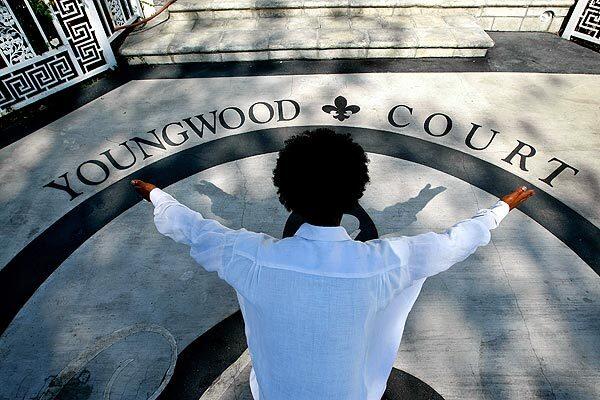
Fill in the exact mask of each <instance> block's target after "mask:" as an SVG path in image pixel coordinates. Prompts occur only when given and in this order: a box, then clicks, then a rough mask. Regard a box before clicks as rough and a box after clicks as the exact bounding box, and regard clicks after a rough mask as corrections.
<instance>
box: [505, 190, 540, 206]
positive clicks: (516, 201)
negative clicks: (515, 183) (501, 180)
mask: <svg viewBox="0 0 600 400" xmlns="http://www.w3.org/2000/svg"><path fill="white" fill-rule="evenodd" d="M534 194H535V192H534V191H533V190H531V189H527V188H526V187H525V186H521V187H520V188H518V189H517V190H515V191H514V192H512V193H509V194H507V195H506V196H504V197H503V198H502V201H503V202H505V203H506V204H508V207H509V208H510V209H511V210H512V209H513V208H517V207H518V206H520V205H521V203H523V202H525V200H527V199H528V198H530V197H531V196H533V195H534Z"/></svg>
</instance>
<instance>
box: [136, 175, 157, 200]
mask: <svg viewBox="0 0 600 400" xmlns="http://www.w3.org/2000/svg"><path fill="white" fill-rule="evenodd" d="M131 184H132V185H133V187H134V188H135V191H136V192H138V194H139V195H140V196H142V197H143V198H144V200H148V201H150V191H152V189H156V186H155V185H153V184H151V183H148V182H144V181H140V180H139V179H134V180H132V181H131Z"/></svg>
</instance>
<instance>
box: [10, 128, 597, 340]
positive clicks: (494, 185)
mask: <svg viewBox="0 0 600 400" xmlns="http://www.w3.org/2000/svg"><path fill="white" fill-rule="evenodd" d="M307 128H311V129H312V128H315V126H300V127H285V128H270V129H263V130H257V131H253V132H249V133H243V134H239V135H232V136H227V137H224V138H221V139H216V140H213V141H210V142H206V143H202V144H199V145H197V146H194V147H192V148H189V149H186V150H182V151H181V152H178V153H176V154H173V155H171V156H169V157H166V158H163V159H161V160H159V161H156V162H155V163H153V164H150V165H148V166H146V167H144V168H142V169H140V170H138V171H136V172H134V173H132V174H131V175H129V176H127V177H125V178H123V179H121V180H119V181H117V182H115V183H114V184H112V185H110V186H109V187H107V188H106V189H104V190H102V191H101V192H99V193H96V194H94V195H93V196H91V197H90V198H89V199H87V200H85V201H83V202H82V203H81V204H79V205H77V206H76V207H75V208H73V209H72V210H71V211H69V212H68V213H67V214H65V215H64V216H63V217H62V218H60V219H59V220H58V221H56V222H55V223H54V224H52V225H51V226H50V227H49V228H48V229H46V230H45V231H44V232H42V233H41V234H40V235H39V236H37V237H36V238H35V239H34V240H32V241H31V242H30V243H29V244H28V245H27V246H25V247H24V248H23V249H22V250H21V251H20V252H19V253H18V254H17V255H16V256H15V257H14V258H13V259H12V260H10V261H9V263H8V264H7V265H6V266H5V267H4V269H2V271H0V332H4V330H5V329H6V327H7V326H8V324H9V323H10V321H11V320H12V319H13V318H14V316H15V315H16V314H17V312H18V311H19V309H20V308H21V307H22V306H23V305H24V304H25V302H26V301H27V300H28V299H29V298H30V297H31V296H32V295H33V293H34V292H35V291H36V290H37V288H38V287H39V286H40V285H41V284H42V283H43V282H44V281H45V280H46V278H48V276H50V274H51V273H52V272H53V271H54V270H55V269H56V268H58V266H59V265H60V264H61V263H62V262H63V261H64V260H65V259H66V258H67V257H69V255H70V254H71V253H73V252H74V251H75V250H76V249H77V248H78V247H79V246H80V245H81V244H83V243H84V242H85V241H86V240H87V239H89V238H90V237H91V236H92V235H93V234H94V233H96V232H97V231H98V230H99V229H101V228H102V227H104V226H105V225H106V224H108V223H109V222H110V221H112V220H113V219H114V218H116V217H117V216H119V215H120V214H121V213H122V212H124V211H125V210H127V209H129V208H130V207H132V206H133V205H135V204H136V203H138V202H139V201H140V199H139V197H138V196H137V195H136V194H135V193H134V191H133V190H131V187H130V184H129V181H130V180H131V179H132V178H134V177H135V178H138V179H145V180H152V181H153V182H155V183H156V184H157V185H158V186H161V187H165V186H169V185H171V184H172V183H175V182H177V181H180V180H182V179H184V178H187V177H188V176H191V175H193V174H196V173H198V172H200V171H203V170H205V169H207V168H210V167H214V166H216V165H219V164H222V163H226V162H229V161H234V160H238V159H241V158H245V157H250V156H254V155H259V154H265V153H270V152H275V151H278V150H279V149H280V148H281V147H282V146H283V142H284V140H285V139H286V138H287V137H289V136H291V135H292V134H294V133H297V132H300V131H302V130H304V129H307ZM329 128H331V129H333V130H336V131H344V132H350V133H351V134H352V136H353V137H354V138H355V140H356V141H357V142H359V143H360V144H362V145H363V147H364V148H365V150H366V151H368V152H371V153H378V154H383V155H387V156H392V157H396V158H401V159H405V160H408V161H412V162H416V163H419V164H422V165H425V166H428V167H431V168H435V169H437V170H439V171H442V172H445V173H447V174H450V175H453V176H455V177H457V178H459V179H462V180H464V181H466V182H469V183H471V184H473V185H475V186H477V187H479V188H480V189H483V190H485V191H487V192H488V193H490V194H493V195H496V196H501V195H503V194H504V193H507V192H509V191H510V190H512V189H514V188H515V187H516V186H519V185H525V184H526V185H527V186H530V187H531V186H532V185H531V184H530V183H529V182H526V181H525V180H523V179H521V178H519V177H517V176H515V175H513V174H511V173H510V172H507V171H505V170H503V169H501V168H500V167H497V166H495V165H493V164H490V163H488V162H487V161H483V160H480V159H478V158H476V157H474V156H472V155H469V154H466V153H463V152H460V151H458V150H455V149H451V148H448V147H444V146H441V145H439V144H436V143H432V142H428V141H426V140H422V139H418V138H415V137H410V136H404V135H401V134H399V133H394V132H390V131H383V130H374V129H367V128H355V127H339V126H330V127H329ZM537 192H538V195H537V196H536V197H535V199H534V200H532V201H530V202H527V203H525V204H524V205H523V206H522V207H521V208H520V209H521V211H523V212H524V213H525V214H527V215H528V216H529V217H531V218H532V219H534V220H535V221H537V222H538V223H539V224H540V225H542V226H543V227H544V228H546V229H547V230H548V231H550V232H551V233H552V234H554V236H556V237H557V238H558V239H560V240H561V241H562V242H563V243H565V244H566V245H567V246H569V247H570V248H571V249H572V250H573V251H574V252H575V253H576V254H577V255H578V256H579V257H581V259H582V260H583V261H585V262H586V263H587V264H588V265H589V266H590V267H591V268H592V269H593V270H594V271H595V272H596V273H597V274H600V259H599V258H598V257H597V255H598V254H600V232H599V231H600V230H599V229H598V228H596V226H594V225H593V224H592V223H591V222H589V221H587V220H586V219H585V218H583V217H582V216H581V215H580V214H579V213H577V212H576V211H574V210H573V209H571V208H569V207H568V206H567V205H565V204H564V203H562V202H560V201H559V200H557V199H555V198H553V197H552V196H550V195H549V194H548V193H546V192H544V191H542V190H541V189H539V188H537Z"/></svg>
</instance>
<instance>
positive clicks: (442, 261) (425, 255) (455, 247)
mask: <svg viewBox="0 0 600 400" xmlns="http://www.w3.org/2000/svg"><path fill="white" fill-rule="evenodd" d="M508 211H509V206H508V204H506V203H505V202H503V201H498V202H497V203H496V204H495V205H494V206H492V207H491V208H489V209H483V210H480V211H478V212H477V213H476V214H475V215H474V216H473V217H472V218H470V219H467V220H464V221H461V222H459V223H457V224H456V225H454V226H452V227H451V228H449V229H447V230H446V231H445V232H443V233H434V232H430V233H424V234H422V235H416V236H411V237H397V238H389V239H384V241H385V242H386V243H382V251H383V254H384V258H385V259H387V263H389V264H396V265H398V267H397V268H393V269H391V270H389V271H388V272H387V273H386V276H385V282H386V285H385V286H386V287H387V289H386V290H385V291H386V292H387V293H388V295H393V294H394V293H397V292H398V291H401V290H403V289H404V288H406V287H408V286H411V285H412V284H413V283H414V282H415V281H418V280H419V279H423V278H427V277H429V276H433V275H435V274H438V273H440V272H442V271H445V270H447V269H448V268H450V267H451V266H452V265H454V264H456V263H458V262H460V261H463V260H464V259H466V258H467V257H468V256H470V255H471V254H473V253H474V252H475V250H477V248H478V247H480V246H484V245H486V244H488V243H489V241H490V238H491V233H490V230H492V229H495V228H496V227H498V225H499V224H500V222H501V221H502V219H504V217H506V215H507V214H508ZM386 297H389V296H386Z"/></svg>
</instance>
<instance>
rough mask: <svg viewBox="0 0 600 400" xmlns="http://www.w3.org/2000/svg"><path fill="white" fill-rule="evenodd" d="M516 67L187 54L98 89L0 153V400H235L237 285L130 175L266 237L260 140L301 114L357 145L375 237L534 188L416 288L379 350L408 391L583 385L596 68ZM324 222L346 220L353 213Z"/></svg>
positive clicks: (284, 132) (472, 393)
mask: <svg viewBox="0 0 600 400" xmlns="http://www.w3.org/2000/svg"><path fill="white" fill-rule="evenodd" d="M592 54H593V53H592ZM424 62H425V63H426V62H427V61H424ZM521 65H524V64H520V63H518V62H515V63H514V65H513V72H481V71H479V72H478V71H477V68H478V67H477V66H474V67H473V68H472V70H471V71H463V72H427V71H419V72H409V71H405V72H362V73H318V71H313V72H311V73H310V74H302V73H299V72H298V73H297V72H294V73H288V74H268V73H265V74H256V75H255V76H223V77H214V76H213V77H199V76H197V74H195V73H194V72H193V69H192V68H191V67H187V71H188V72H189V71H191V72H190V73H188V74H186V73H182V72H181V71H179V72H177V74H172V75H170V76H168V74H167V75H166V76H162V77H157V76H155V77H153V78H152V77H144V76H141V77H140V78H136V79H131V80H129V81H127V82H125V83H123V84H119V85H115V86H114V88H113V89H112V90H110V91H107V92H106V93H104V94H102V95H101V96H99V97H98V98H95V99H93V100H91V101H89V102H86V103H85V104H81V106H80V107H75V108H74V109H73V110H71V111H70V112H68V113H66V114H65V115H64V116H62V117H61V118H58V119H56V120H54V121H49V122H48V123H47V124H44V125H43V126H40V127H37V128H36V129H34V131H33V132H31V133H30V134H29V135H26V136H24V137H22V138H20V139H19V140H14V141H13V143H11V144H8V145H7V146H5V147H3V148H2V149H0V178H1V182H2V183H1V187H2V189H1V190H0V205H1V207H0V236H1V237H2V250H1V251H0V265H2V266H4V267H3V269H1V270H0V296H1V297H0V309H1V312H2V314H1V318H0V320H1V323H2V331H0V332H2V336H1V337H0V399H7V400H8V399H11V400H12V399H108V398H111V399H113V398H115V399H116V398H122V399H148V398H151V399H154V398H158V397H159V396H160V398H177V399H198V398H200V397H201V396H203V397H202V398H203V399H209V398H210V399H223V400H224V399H226V398H249V397H248V391H247V385H246V380H245V376H246V375H245V374H247V371H248V363H249V362H250V360H249V358H248V356H247V353H245V352H244V351H245V338H244V334H243V325H242V322H241V319H240V317H239V311H238V310H239V308H238V303H237V299H236V297H235V293H234V291H233V290H232V289H231V288H230V287H228V286H227V285H226V284H225V283H224V282H222V281H220V280H219V279H218V277H217V275H216V274H215V273H208V272H206V271H204V270H203V269H202V268H201V267H199V266H198V265H195V264H194V262H193V261H192V259H191V258H190V256H189V254H188V252H187V250H186V248H185V247H183V246H180V245H176V244H174V243H173V242H171V241H170V240H169V239H166V238H164V237H162V236H161V235H160V234H159V233H158V232H157V231H156V229H155V228H154V226H153V224H152V207H151V205H150V204H148V203H146V202H143V201H140V200H139V198H137V197H136V195H135V194H134V193H133V191H132V190H131V189H130V187H129V181H130V180H131V179H132V178H139V179H145V180H148V181H154V182H156V183H157V184H158V185H159V186H161V187H164V188H165V190H166V191H168V192H169V193H171V194H173V195H174V196H175V197H176V198H178V199H179V200H180V201H181V202H183V203H185V204H187V205H188V206H190V207H191V208H194V209H196V210H198V211H200V212H201V213H203V214H204V215H205V216H206V217H209V218H214V219H217V220H218V221H219V222H221V223H223V224H225V225H226V226H228V227H231V228H240V227H244V228H246V229H248V230H255V231H260V232H264V233H267V234H269V235H272V236H274V237H277V238H280V237H281V234H282V231H283V226H284V225H285V222H286V219H287V217H288V214H287V212H286V211H285V209H284V208H283V206H281V205H280V204H279V202H278V200H277V196H276V193H275V190H274V187H273V185H272V183H271V173H272V169H273V167H274V165H275V160H276V152H277V151H278V149H279V148H281V146H282V144H283V141H284V140H285V138H287V137H289V136H291V135H292V134H294V133H296V132H300V131H302V130H304V129H306V128H310V127H316V126H329V127H331V128H332V129H335V130H337V131H340V132H350V133H351V134H352V135H353V136H354V137H355V139H356V140H357V141H358V142H359V143H361V144H362V145H363V146H364V147H365V149H366V150H367V152H368V154H369V158H370V160H371V162H370V167H369V168H370V175H371V184H370V185H369V186H368V187H367V191H366V193H365V196H364V197H363V199H361V205H362V206H363V208H364V209H365V210H366V211H367V212H368V214H369V215H370V216H371V217H372V219H373V221H374V222H375V225H376V226H377V229H378V231H379V235H380V236H381V237H388V236H398V235H413V234H418V233H422V232H427V231H431V230H435V231H440V230H443V229H444V228H446V227H449V226H450V225H452V224H454V223H455V222H457V221H459V220H460V219H463V218H466V217H469V216H471V215H472V214H473V213H474V212H475V211H477V210H478V209H479V208H482V207H487V206H489V205H491V204H493V203H494V202H495V201H496V199H497V197H498V196H500V195H501V194H503V193H506V192H508V191H509V190H510V189H512V188H514V187H516V186H517V185H521V184H526V185H528V186H531V187H534V188H536V190H537V191H538V196H536V197H535V198H534V199H533V200H531V201H530V202H528V203H527V204H526V205H524V206H523V207H522V209H520V210H518V211H515V212H512V213H511V214H510V215H509V216H508V217H507V219H506V220H505V221H504V222H503V224H502V226H501V227H500V228H498V229H497V230H495V231H494V232H493V235H492V241H491V243H490V244H489V245H488V246H486V247H484V248H482V249H480V250H479V251H478V252H477V253H476V254H475V255H473V256H472V257H470V258H468V259H467V260H466V261H464V262H462V263H460V264H458V265H456V266H454V267H453V268H452V269H450V270H449V271H446V272H444V273H442V274H440V275H438V276H435V277H432V278H430V279H428V280H427V281H426V282H425V285H424V287H423V291H422V293H421V296H420V297H419V299H418V300H417V302H416V304H415V306H414V308H413V310H412V311H411V313H410V315H409V317H408V322H407V326H406V329H405V333H404V337H403V341H402V344H401V347H400V349H399V352H398V356H397V359H396V362H395V365H394V366H395V369H396V370H395V372H394V374H395V376H396V377H397V378H398V379H399V382H400V386H399V387H402V385H401V383H402V382H404V383H405V384H406V385H407V386H405V387H404V389H405V390H408V392H406V393H407V394H406V395H407V396H413V397H408V398H427V397H424V396H426V394H422V395H421V394H417V393H434V394H435V393H437V395H438V396H440V397H442V398H444V399H507V400H508V399H534V398H535V399H570V400H571V399H582V400H583V399H594V398H598V397H600V383H599V382H600V351H599V350H598V349H600V333H599V332H600V278H599V276H598V274H599V273H600V247H599V240H600V235H599V231H598V226H600V208H599V207H598V198H599V197H600V162H598V159H599V157H600V150H599V149H600V132H599V130H598V129H599V128H598V127H599V126H600V97H598V96H597V93H600V75H597V74H593V73H568V72H570V71H563V72H557V71H553V72H551V73H547V72H543V71H540V72H523V71H521V67H520V66H521ZM598 65H600V64H598ZM500 69H501V68H500ZM154 73H156V71H155V72H154ZM159 73H160V71H159ZM326 105H332V106H333V108H334V109H335V110H333V111H331V108H327V107H325V110H324V109H323V108H324V106H326ZM348 105H357V106H359V108H360V109H359V111H358V112H354V113H352V112H350V111H349V110H348V109H347V106H348ZM327 110H330V111H327ZM306 162H307V163H308V162H310V160H306ZM343 225H344V227H345V228H346V229H347V230H348V231H349V233H351V235H356V234H357V229H358V221H357V220H356V219H354V218H353V217H350V216H345V217H344V220H343ZM215 381H216V383H215ZM406 382H408V383H406ZM211 385H212V386H211ZM419 385H422V386H419ZM209 387H210V389H208V388H209ZM207 389H208V391H207ZM394 390H397V391H399V390H403V389H394ZM411 390H412V391H411ZM391 395H393V393H392V394H391ZM419 396H422V397H419Z"/></svg>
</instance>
